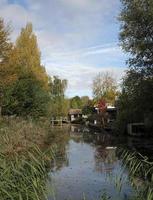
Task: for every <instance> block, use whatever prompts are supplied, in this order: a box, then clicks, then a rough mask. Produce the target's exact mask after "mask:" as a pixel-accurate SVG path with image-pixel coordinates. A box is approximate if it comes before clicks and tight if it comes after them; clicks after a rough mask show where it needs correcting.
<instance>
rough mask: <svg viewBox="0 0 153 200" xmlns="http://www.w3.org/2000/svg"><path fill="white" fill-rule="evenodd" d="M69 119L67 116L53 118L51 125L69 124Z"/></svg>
mask: <svg viewBox="0 0 153 200" xmlns="http://www.w3.org/2000/svg"><path fill="white" fill-rule="evenodd" d="M69 123H70V122H69V120H68V119H67V118H66V117H59V118H51V125H52V126H55V125H57V126H62V125H63V124H69Z"/></svg>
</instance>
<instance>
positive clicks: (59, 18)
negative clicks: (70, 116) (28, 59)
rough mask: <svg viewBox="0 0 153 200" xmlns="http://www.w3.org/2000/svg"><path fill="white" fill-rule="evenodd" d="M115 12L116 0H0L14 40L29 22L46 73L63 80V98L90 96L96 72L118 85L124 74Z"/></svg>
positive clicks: (116, 8)
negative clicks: (65, 85)
mask: <svg viewBox="0 0 153 200" xmlns="http://www.w3.org/2000/svg"><path fill="white" fill-rule="evenodd" d="M120 8H121V5H120V1H119V0H0V16H1V17H3V18H4V19H5V21H6V22H10V21H11V23H12V27H13V31H12V35H11V38H12V40H13V41H15V39H16V37H17V35H18V34H19V32H20V29H21V27H23V26H25V24H26V23H27V22H32V23H33V26H34V31H35V33H36V35H37V38H38V44H39V47H40V50H41V54H42V63H43V64H44V65H45V67H46V70H47V72H48V74H50V75H58V76H60V77H61V78H66V79H68V83H69V86H68V89H67V95H68V96H73V95H89V96H92V89H91V87H92V80H93V78H94V77H95V76H96V74H97V73H99V72H101V71H111V72H112V73H113V74H114V76H115V77H116V78H117V80H118V82H119V81H120V79H121V77H122V76H123V74H124V70H125V69H126V65H125V60H126V55H125V54H123V52H122V50H121V49H120V47H119V45H118V43H119V41H118V35H119V27H120V24H119V22H118V21H117V16H118V14H119V12H120Z"/></svg>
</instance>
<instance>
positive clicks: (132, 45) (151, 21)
mask: <svg viewBox="0 0 153 200" xmlns="http://www.w3.org/2000/svg"><path fill="white" fill-rule="evenodd" d="M121 2H122V4H123V8H122V12H121V14H120V17H119V19H120V21H121V33H120V41H121V44H122V47H123V49H124V50H125V51H126V52H129V53H130V54H131V55H132V57H131V58H130V59H129V60H128V63H129V65H130V67H131V68H133V69H134V70H135V71H137V72H140V73H143V74H145V75H146V76H152V73H153V51H152V49H153V43H152V40H153V34H152V33H153V1H152V0H145V1H144V0H121Z"/></svg>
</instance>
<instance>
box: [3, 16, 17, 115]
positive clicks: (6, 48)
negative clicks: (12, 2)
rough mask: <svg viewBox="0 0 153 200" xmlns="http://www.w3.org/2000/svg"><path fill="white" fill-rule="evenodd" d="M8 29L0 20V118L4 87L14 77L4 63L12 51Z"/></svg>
mask: <svg viewBox="0 0 153 200" xmlns="http://www.w3.org/2000/svg"><path fill="white" fill-rule="evenodd" d="M9 36H10V27H9V26H8V25H7V26H5V25H4V21H3V19H2V18H0V116H1V108H2V99H3V91H4V87H5V85H7V84H9V83H11V82H12V80H13V79H14V76H12V71H9V70H8V69H7V67H6V61H7V60H8V57H9V55H10V52H11V50H12V44H11V42H10V38H9Z"/></svg>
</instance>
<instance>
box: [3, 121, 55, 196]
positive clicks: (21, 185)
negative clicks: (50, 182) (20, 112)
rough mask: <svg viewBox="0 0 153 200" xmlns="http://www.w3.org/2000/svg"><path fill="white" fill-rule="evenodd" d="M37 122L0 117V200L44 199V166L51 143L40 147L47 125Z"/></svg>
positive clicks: (50, 151) (50, 158)
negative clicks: (0, 118)
mask: <svg viewBox="0 0 153 200" xmlns="http://www.w3.org/2000/svg"><path fill="white" fill-rule="evenodd" d="M40 123H41V122H40ZM40 123H39V125H38V124H37V123H36V122H35V123H34V122H32V121H31V120H29V121H28V120H23V119H11V120H9V121H7V120H6V119H3V120H2V121H1V124H0V199H1V200H45V199H47V196H46V194H47V193H46V179H47V167H48V165H49V164H50V161H51V160H52V159H53V151H52V149H53V147H50V146H47V148H46V147H45V148H44V145H46V142H45V141H46V137H47V136H48V130H47V128H49V127H48V124H47V125H46V124H45V125H44V123H43V125H42V124H40ZM46 127H47V128H46ZM47 145H48V144H47ZM44 149H48V150H44Z"/></svg>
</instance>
